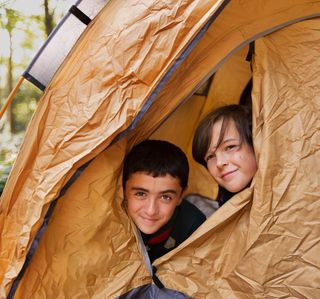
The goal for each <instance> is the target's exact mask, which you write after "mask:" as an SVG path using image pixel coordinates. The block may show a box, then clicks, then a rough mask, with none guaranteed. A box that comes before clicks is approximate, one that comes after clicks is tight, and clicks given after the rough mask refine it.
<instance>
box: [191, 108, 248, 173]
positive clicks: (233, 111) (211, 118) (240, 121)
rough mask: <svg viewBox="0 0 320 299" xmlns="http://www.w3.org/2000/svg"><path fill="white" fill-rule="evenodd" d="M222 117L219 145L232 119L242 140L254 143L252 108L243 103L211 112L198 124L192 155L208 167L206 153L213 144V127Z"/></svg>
mask: <svg viewBox="0 0 320 299" xmlns="http://www.w3.org/2000/svg"><path fill="white" fill-rule="evenodd" d="M221 119H222V126H221V131H220V136H219V139H218V144H217V147H218V146H219V145H220V144H221V142H222V140H223V137H224V134H225V131H226V128H227V126H228V123H229V121H230V120H233V121H234V123H235V125H236V128H237V130H238V132H239V135H240V142H241V143H242V142H245V143H247V144H249V145H250V146H253V144H252V115H251V109H250V108H249V107H247V106H243V105H227V106H222V107H220V108H217V109H215V110H213V111H212V112H210V113H209V114H208V115H207V116H206V117H205V118H204V119H203V120H202V121H201V122H200V124H199V125H198V127H197V129H196V132H195V135H194V137H193V143H192V156H193V158H194V160H195V161H197V162H198V163H200V164H201V165H203V166H205V167H207V162H206V161H205V159H204V158H205V155H206V153H207V151H208V148H209V146H210V144H211V138H212V128H213V126H214V124H215V123H216V122H217V121H219V120H221Z"/></svg>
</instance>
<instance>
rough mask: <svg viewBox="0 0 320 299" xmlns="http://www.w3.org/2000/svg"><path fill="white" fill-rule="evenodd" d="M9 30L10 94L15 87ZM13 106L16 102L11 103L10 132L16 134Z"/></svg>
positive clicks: (8, 75) (8, 79)
mask: <svg viewBox="0 0 320 299" xmlns="http://www.w3.org/2000/svg"><path fill="white" fill-rule="evenodd" d="M8 32H9V57H8V73H7V88H8V94H10V92H11V90H12V89H13V75H12V72H13V66H12V52H13V49H12V35H11V32H10V31H8ZM13 107H14V102H12V103H11V105H10V106H9V108H8V122H9V125H10V132H11V134H14V133H15V131H16V128H15V123H14V115H13Z"/></svg>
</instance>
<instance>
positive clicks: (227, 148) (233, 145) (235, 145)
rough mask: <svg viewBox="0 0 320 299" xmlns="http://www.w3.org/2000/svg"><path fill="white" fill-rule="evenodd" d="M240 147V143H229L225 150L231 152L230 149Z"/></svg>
mask: <svg viewBox="0 0 320 299" xmlns="http://www.w3.org/2000/svg"><path fill="white" fill-rule="evenodd" d="M238 147H239V145H237V144H230V145H227V146H226V147H225V149H224V150H225V151H226V152H229V151H232V150H236V149H238Z"/></svg>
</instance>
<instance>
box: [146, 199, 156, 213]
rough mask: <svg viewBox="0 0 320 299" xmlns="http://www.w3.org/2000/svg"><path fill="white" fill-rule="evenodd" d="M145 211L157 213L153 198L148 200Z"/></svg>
mask: <svg viewBox="0 0 320 299" xmlns="http://www.w3.org/2000/svg"><path fill="white" fill-rule="evenodd" d="M146 212H147V213H148V215H154V214H156V213H157V203H156V200H155V199H150V200H148V202H147V206H146Z"/></svg>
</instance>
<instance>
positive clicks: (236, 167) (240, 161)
mask: <svg viewBox="0 0 320 299" xmlns="http://www.w3.org/2000/svg"><path fill="white" fill-rule="evenodd" d="M221 126H222V120H219V121H217V122H216V123H215V124H214V125H213V127H212V139H211V144H210V146H209V149H208V151H207V153H206V155H205V160H206V162H207V167H208V170H209V172H210V174H211V175H212V176H213V178H214V179H215V180H216V182H217V183H218V184H219V185H220V186H221V187H223V188H225V189H226V190H228V191H230V192H233V193H236V192H239V191H241V190H242V189H244V188H245V187H246V186H247V185H248V184H249V183H250V181H251V180H252V178H253V176H254V174H255V173H256V171H257V163H256V158H255V154H254V151H253V148H252V147H251V146H250V145H249V144H247V143H246V142H245V141H243V142H242V144H241V140H240V135H239V132H238V130H237V128H236V126H235V123H234V121H233V120H229V123H228V125H227V127H226V130H225V134H224V136H223V138H222V141H221V143H220V145H219V146H218V147H217V143H218V140H219V136H220V131H221Z"/></svg>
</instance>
